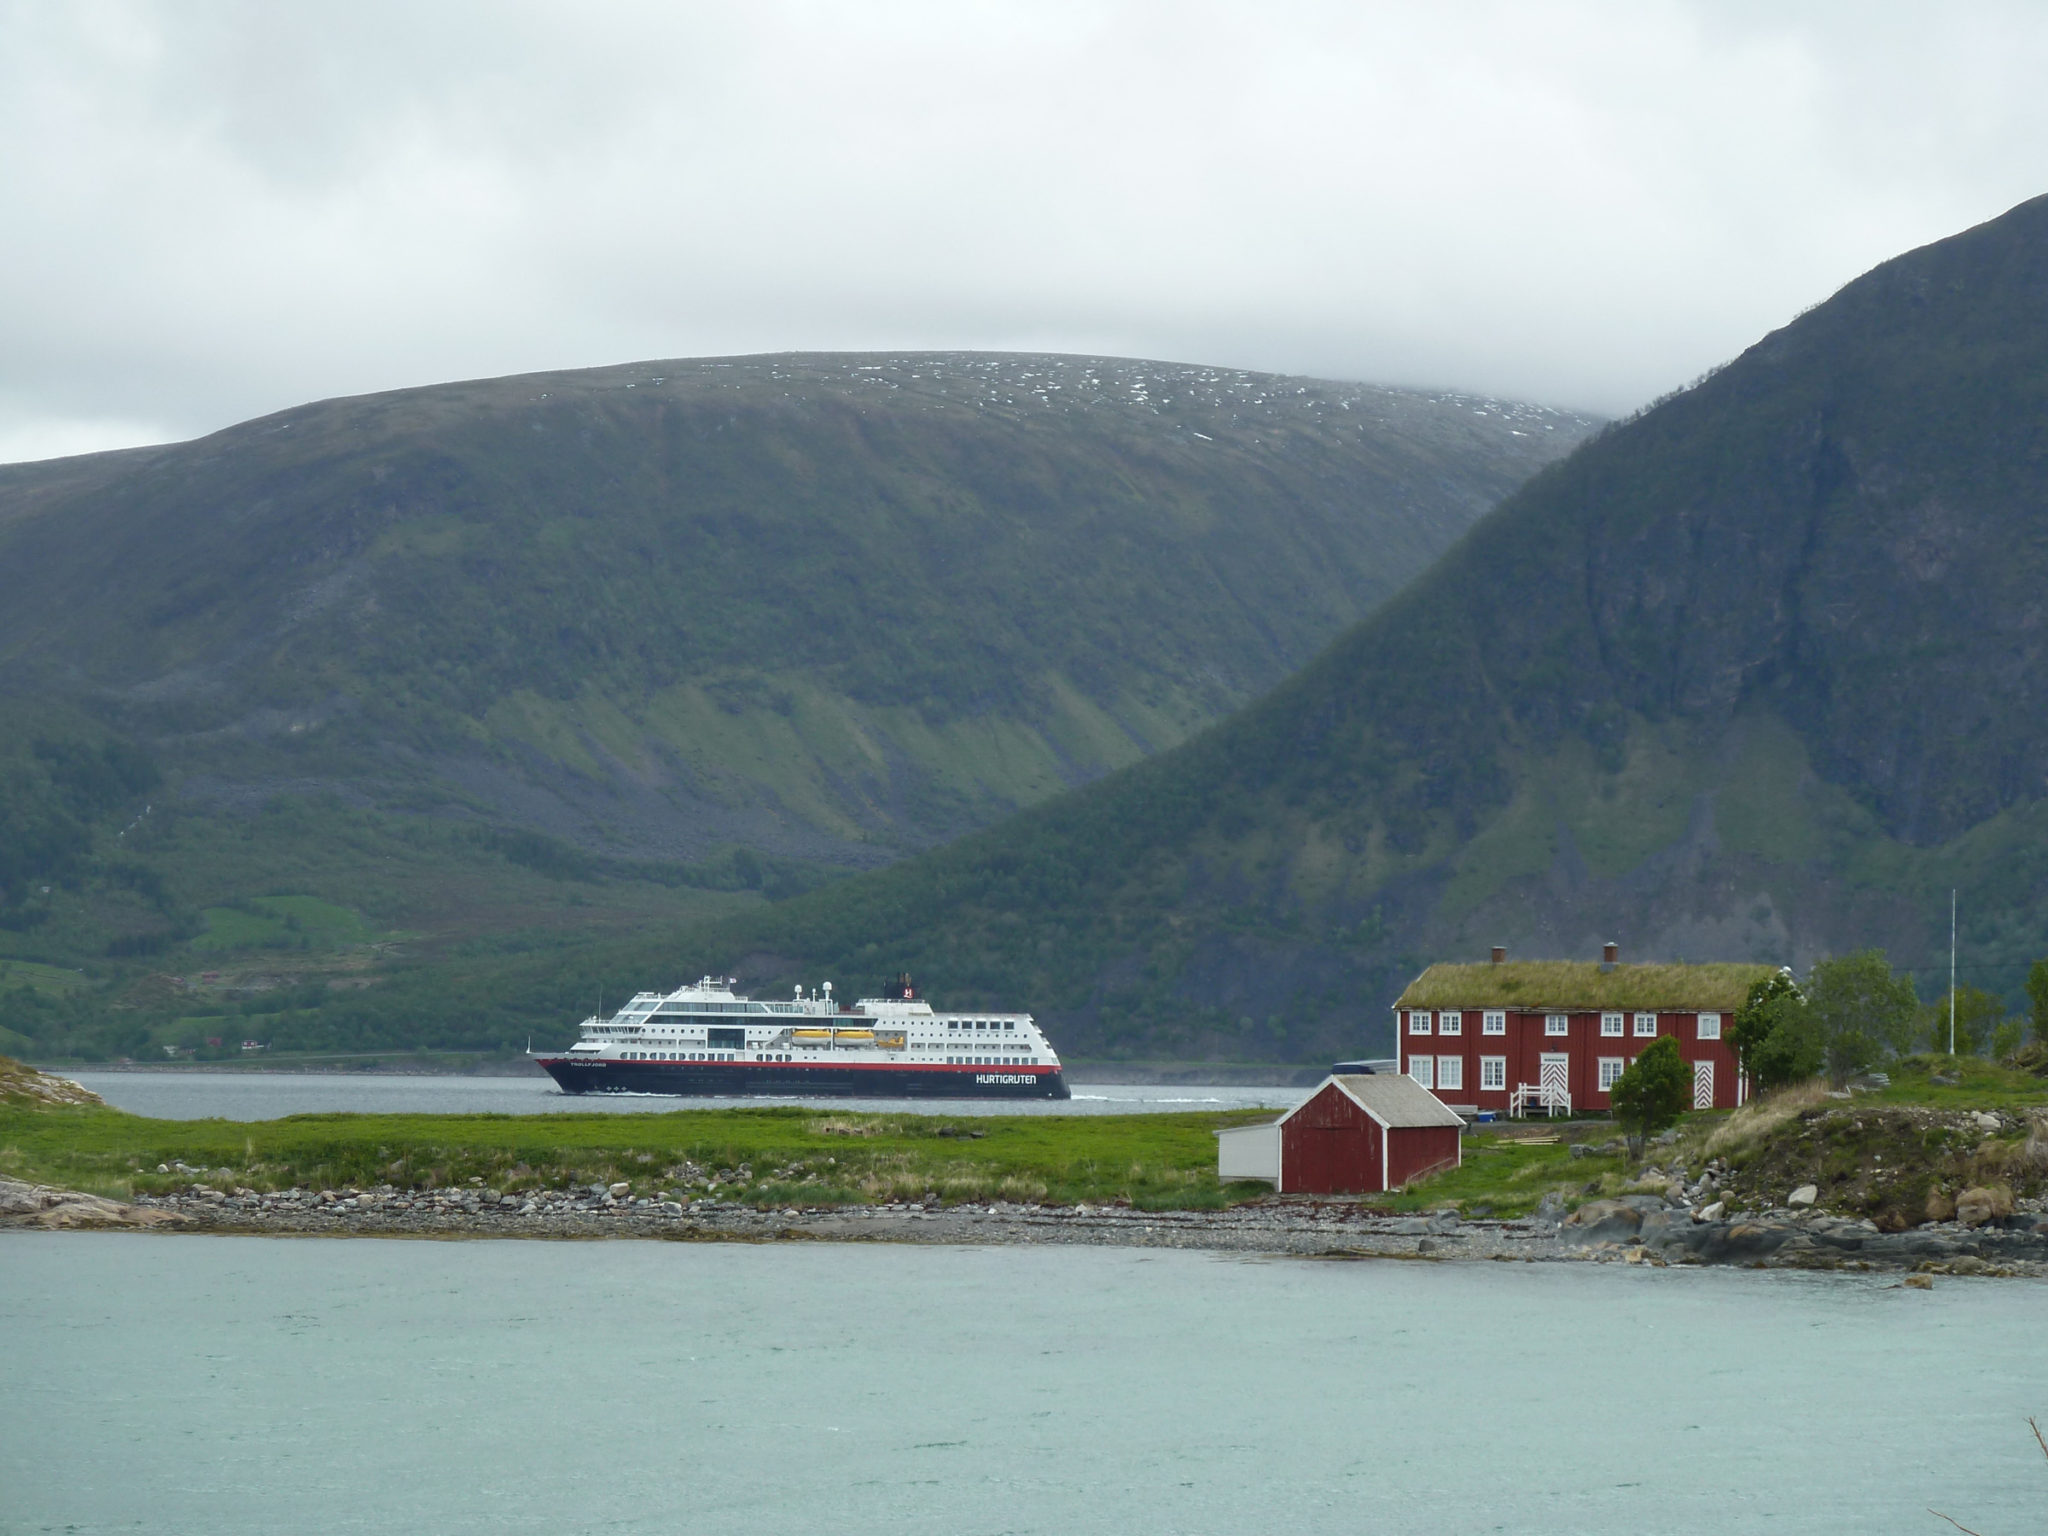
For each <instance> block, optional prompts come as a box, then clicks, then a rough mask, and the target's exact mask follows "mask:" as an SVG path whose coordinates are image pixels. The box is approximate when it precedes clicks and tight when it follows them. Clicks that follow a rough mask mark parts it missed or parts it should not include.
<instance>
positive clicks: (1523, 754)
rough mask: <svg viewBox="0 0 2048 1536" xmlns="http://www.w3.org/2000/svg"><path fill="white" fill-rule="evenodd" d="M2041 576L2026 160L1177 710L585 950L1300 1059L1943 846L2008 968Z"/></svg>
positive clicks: (1863, 901) (2023, 902)
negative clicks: (982, 813)
mask: <svg viewBox="0 0 2048 1536" xmlns="http://www.w3.org/2000/svg"><path fill="white" fill-rule="evenodd" d="M2044 593H2048V200H2038V201H2035V202H2030V203H2027V204H2024V205H2022V206H2021V207H2019V208H2017V209H2015V210H2013V211H2012V212H2011V213H2009V214H2007V215H2006V216H2004V217H2003V218H2001V219H1998V220H1995V221H1993V222H1991V223H1989V224H1986V225H1984V226H1981V227H1979V228H1977V229H1973V230H1970V231H1967V232H1966V233H1964V234H1961V235H1958V236H1956V237H1954V238H1952V239H1949V240H1945V241H1943V242H1940V243H1939V244H1936V245H1933V246H1930V247H1927V248H1925V249H1923V250H1919V251H1915V252H1912V253H1910V254H1908V255H1906V256H1902V257H1900V258H1898V259H1896V260H1894V261H1891V262H1888V263H1886V264H1885V265H1883V266H1881V267H1879V268H1877V269H1876V270H1874V271H1873V272H1871V273H1869V274H1868V275H1866V276H1865V277H1863V278H1861V279H1858V280H1857V281H1856V282H1854V283H1852V284H1850V285H1849V286H1848V287H1847V288H1845V289H1844V290H1843V291H1842V292H1841V293H1840V294H1838V295H1836V296H1835V297H1834V298H1833V299H1831V300H1830V301H1828V302H1827V303H1825V304H1823V305H1821V306H1819V307H1818V308H1816V309H1814V310H1812V311H1810V312H1809V313H1807V314H1805V315H1803V316H1802V317H1800V318H1799V319H1798V320H1796V321H1795V322H1793V323H1792V324H1791V325H1789V326H1787V327H1785V328H1784V329H1782V330H1780V331H1778V332H1775V333H1773V334H1772V335H1771V336H1769V337H1767V338H1765V339H1764V340H1763V341H1761V342H1759V343H1758V344H1757V345H1756V346H1754V347H1752V348H1751V349H1750V350H1749V351H1748V352H1746V353H1744V354H1743V355H1742V356H1741V357H1740V358H1738V359H1736V360H1735V361H1734V362H1733V363H1731V364H1730V365H1729V366H1727V367H1726V368H1725V369H1723V370H1721V371H1720V372H1718V373H1717V374H1715V375H1714V376H1712V377H1711V378H1709V379H1707V380H1706V381H1704V382H1703V383H1701V384H1700V385H1698V386H1696V387H1695V388H1693V389H1691V390H1689V391H1687V392H1685V393H1684V394H1682V395H1680V396H1678V397H1676V398H1674V399H1671V400H1669V401H1667V402H1664V403H1663V404H1661V405H1659V406H1658V407H1657V408H1655V409H1653V410H1651V411H1649V412H1647V413H1645V414H1644V415H1643V416H1641V417H1640V418H1639V419H1636V420H1634V421H1631V422H1629V423H1627V424H1624V425H1621V426H1618V427H1616V428H1614V429H1612V430H1610V431H1608V432H1606V433H1604V434H1603V435H1601V436H1600V437H1599V438H1597V439H1596V440H1594V441H1592V442H1590V443H1588V444H1587V445H1586V446H1584V447H1583V448H1581V449H1580V450H1579V451H1578V452H1577V453H1576V454H1575V455H1573V456H1572V457H1571V458H1570V459H1569V460H1567V461H1566V462H1564V463H1562V464H1560V465H1557V466H1555V467H1553V468H1551V469H1549V470H1547V471H1545V472H1544V473H1542V474H1541V475H1539V476H1537V477H1536V478H1535V479H1534V480H1533V481H1532V482H1531V483H1530V484H1529V485H1527V486H1526V487H1525V488H1524V489H1523V490H1521V491H1520V492H1518V493H1517V494H1516V495H1515V496H1513V497H1512V498H1510V499H1509V500H1508V502H1507V503H1506V504H1504V505H1503V506H1502V507H1501V508H1500V509H1499V510H1498V511H1497V512H1495V513H1494V514H1493V515H1491V516H1490V517H1488V518H1486V519H1485V520H1484V521H1482V522H1481V523H1480V524H1479V525H1478V526H1477V527H1476V528H1475V529H1474V530H1473V531H1472V532H1471V533H1470V534H1469V535H1468V536H1467V537H1466V538H1465V539H1463V540H1462V541H1461V542H1460V543H1459V544H1458V546H1457V547H1456V548H1455V549H1454V550H1452V551H1451V552H1450V553H1449V554H1448V555H1447V556H1446V557H1445V558H1444V559H1443V560H1442V561H1440V562H1439V563H1438V564H1437V565H1436V566H1434V567H1433V568H1432V569H1431V570H1430V571H1429V572H1428V573H1427V574H1426V575H1424V576H1423V577H1422V578H1420V579H1418V580H1417V581H1416V582H1415V583H1413V584H1412V585H1411V586H1410V587H1408V588H1407V589H1406V590H1405V591H1403V592H1402V593H1401V594H1399V595H1398V596H1397V597H1396V598H1394V599H1393V600H1391V601H1390V602H1388V603H1387V604H1385V605H1384V606H1382V607H1381V608H1380V609H1379V610H1377V611H1376V612H1375V613H1374V614H1373V615H1372V616H1370V617H1369V618H1367V619H1365V620H1364V621H1363V622H1362V623H1360V624H1359V625H1358V626H1357V627H1355V628H1354V629H1353V630H1352V631H1350V632H1349V633H1348V634H1346V635H1345V636H1344V637H1343V638H1341V639H1340V640H1339V641H1337V642H1336V643H1335V644H1334V645H1332V646H1331V647H1330V648H1329V649H1328V650H1327V651H1325V652H1324V653H1323V654H1322V655H1321V656H1320V657H1318V658H1317V659H1316V660H1315V661H1314V662H1313V663H1312V664H1311V665H1310V666H1308V667H1307V668H1306V669H1305V670H1304V671H1302V672H1301V673H1300V674H1298V675H1297V676H1295V677H1293V678H1291V679H1290V680H1289V681H1287V682H1286V683H1284V684H1283V685H1281V686H1280V687H1279V688H1277V689H1276V690H1274V691H1273V692H1272V693H1270V694H1268V695H1267V696H1266V697H1264V698H1263V699H1261V700H1260V701H1258V702H1257V703H1256V704H1255V705H1253V706H1251V707H1250V708H1248V709H1246V710H1244V711H1243V712H1241V713H1240V714H1238V715H1237V716H1235V717H1233V718H1232V719H1231V720H1230V721H1228V722H1227V723H1225V724H1223V725H1221V726H1219V727H1217V728H1215V729H1213V730H1211V731H1209V732H1207V733H1205V734H1203V735H1202V736H1200V737H1198V738H1196V739H1195V740H1193V741H1191V742H1189V743H1187V744H1186V745H1185V746H1183V747H1181V748H1179V749H1177V750H1175V751H1173V752H1170V753H1166V754H1163V755H1161V756H1159V757H1157V758H1154V759H1152V760H1150V761H1147V762H1145V763H1142V764H1140V765H1138V766H1136V767H1134V768H1131V769H1129V770H1126V771H1125V772H1122V773H1120V774H1118V775H1116V776H1114V777H1112V778H1110V779H1107V780H1105V781H1103V782H1100V783H1098V784H1095V785H1092V786H1089V787H1087V788H1084V789H1082V790H1079V791H1077V792H1075V793H1073V794H1070V795H1068V796H1065V797H1063V798H1061V799H1060V800H1058V801H1055V802H1053V803H1051V804H1049V805H1046V806H1043V807H1040V808H1038V809H1036V810H1033V811H1029V812H1026V813H1024V814H1023V815H1021V816H1019V817H1017V818H1015V819H1014V820H1012V821H1010V822H1007V823H1005V824H1003V825H1001V826H1000V827H997V828H994V829H992V830H990V831H988V832H984V833H981V834H977V835H975V836H973V837H970V838H966V839H963V840H961V841H960V842H958V843H956V844H954V845H951V846H949V847H947V848H945V849H942V850H939V851H937V852H936V853H934V854H931V855H928V856H926V857H924V858H921V859H919V860H915V861H912V862H909V863H906V864H902V865H899V866H897V867H895V868H893V869H891V870H888V871H885V872H882V873H879V874H877V875H874V876H870V877H865V878H863V879H861V880H858V881H855V882H851V883H848V884H845V885H841V886H836V887H833V888H830V889H828V890H825V891H820V892H816V893H813V894H812V895H810V896H807V897H803V898H800V899H798V900H795V901H792V902H789V903H786V904H784V905H782V906H780V907H778V908H775V909H772V910H770V911H767V912H764V913H762V914H760V915H758V916H756V917H752V918H749V919H746V920H744V921H743V922H741V923H740V924H739V926H738V927H736V928H729V929H726V930H723V931H722V932H720V933H714V934H709V935H704V936H701V937H699V938H698V939H696V940H695V941H693V942H691V943H688V944H686V945H685V946H684V953H683V954H681V955H678V956H675V957H674V960H668V961H667V962H666V963H664V957H663V956H662V955H661V953H660V952H659V951H657V950H653V949H645V950H642V951H640V952H638V953H637V954H633V955H626V954H621V955H620V956H619V958H618V964H619V966H620V968H621V969H624V968H625V967H626V965H627V964H628V962H629V961H630V962H633V963H638V964H640V965H642V966H652V967H654V968H655V973H654V974H648V973H646V972H643V975H647V979H648V980H650V981H651V980H654V979H658V976H661V975H667V974H669V973H670V972H671V971H673V970H677V969H694V968H695V967H697V966H698V965H704V966H706V967H709V966H712V965H723V964H730V965H734V966H736V967H738V968H739V969H740V970H741V972H742V974H744V975H748V976H751V977H755V978H759V979H761V980H764V981H765V980H771V979H772V980H775V981H781V980H782V979H783V978H785V977H788V976H792V975H811V976H816V975H823V974H830V975H833V976H835V977H837V978H839V979H840V980H841V984H842V985H849V984H852V985H858V984H859V983H860V981H861V980H862V979H863V978H865V977H868V976H871V975H879V974H883V973H885V972H886V971H888V970H890V969H893V968H894V967H896V966H898V965H908V966H911V967H913V968H917V969H920V970H921V971H922V973H923V975H924V979H925V980H926V982H927V984H928V985H929V987H930V988H931V989H932V990H934V991H936V992H940V993H944V994H945V995H947V996H957V997H960V998H962V999H963V1000H966V999H978V998H983V997H987V998H998V997H999V998H1002V999H1003V1000H1005V1001H1009V1002H1012V1003H1017V1004H1028V1005H1030V1006H1033V1007H1036V1008H1037V1009H1039V1011H1040V1012H1041V1013H1042V1014H1044V1015H1045V1016H1047V1017H1048V1019H1049V1020H1050V1021H1051V1022H1052V1023H1053V1024H1054V1026H1055V1027H1056V1030H1057V1032H1058V1035H1059V1038H1060V1039H1061V1040H1062V1043H1063V1044H1065V1045H1066V1046H1067V1048H1068V1049H1070V1050H1078V1051H1080V1052H1082V1053H1084V1054H1098V1053H1105V1052H1108V1053H1127V1054H1140V1055H1144V1054H1150V1055H1162V1056H1168V1055H1171V1056H1196V1055H1214V1056H1248V1055H1273V1056H1281V1057H1286V1058H1291V1059H1297V1060H1299V1059H1313V1058H1314V1057H1315V1056H1316V1055H1319V1054H1327V1053H1329V1052H1331V1051H1336V1050H1355V1049H1360V1048H1362V1047H1364V1046H1367V1045H1370V1044H1373V1043H1377V1042H1383V1041H1384V1038H1385V1031H1386V1028H1387V1025H1386V1014H1385V1011H1384V1010H1385V1006H1386V1004H1387V1002H1388V1001H1389V999H1390V998H1391V997H1392V996H1393V994H1394V992H1395V991H1396V990H1397V989H1398V986H1399V984H1400V983H1401V982H1402V981H1403V980H1405V979H1406V977H1407V976H1408V975H1409V974H1412V972H1413V971H1414V970H1416V969H1418V968H1419V967H1420V965H1421V964H1422V963H1423V962H1424V961H1426V960H1428V959H1434V958H1456V957H1471V956H1474V955H1476V954H1478V953H1481V952H1483V947H1484V946H1485V945H1486V944H1488V943H1490V942H1507V943H1509V944H1511V945H1512V946H1515V947H1516V948H1518V949H1540V950H1542V951H1543V952H1546V953H1553V954H1574V953H1576V954H1586V953H1589V952H1590V951H1591V948H1592V946H1593V945H1594V944H1596V943H1597V942H1599V941H1600V940H1602V939H1605V938H1617V939H1619V940H1621V941H1622V942H1623V943H1624V945H1625V946H1626V947H1627V948H1628V949H1629V950H1631V951H1632V952H1635V953H1639V954H1640V953H1645V952H1651V953H1656V954H1660V955H1670V956H1680V957H1686V958H1693V959H1707V958H1725V959H1759V960H1773V961H1777V960H1784V961H1795V960H1796V961H1805V960H1807V959H1810V958H1812V957H1813V956H1814V955H1816V954H1818V953H1822V952H1826V951H1829V950H1832V949H1838V948H1843V947H1848V946H1852V945H1857V944H1863V943H1873V942H1874V943H1881V944H1887V945H1889V946H1891V947H1892V949H1893V951H1894V953H1895V954H1896V955H1898V956H1899V957H1900V958H1901V959H1903V960H1907V961H1915V960H1920V959H1923V958H1931V956H1932V954H1933V952H1934V950H1935V948H1936V945H1935V943H1934V942H1933V939H1934V933H1933V930H1934V928H1935V925H1936V923H1937V921H1938V920H1939V919H1940V918H1945V917H1946V905H1947V903H1946V899H1945V898H1946V896H1947V892H1948V889H1949V886H1950V884H1951V883H1952V882H1953V883H1955V884H1958V885H1960V886H1961V887H1962V888H1963V900H1964V904H1965V914H1966V919H1968V923H1967V925H1966V930H1965V932H1966V939H1967V942H1966V948H1965V962H1966V974H1968V975H1970V977H1971V979H1976V980H1979V981H1980V982H1981V983H1984V984H1989V985H1991V986H1993V987H1994V989H1997V990H2013V989H2016V986H2017V982H2018V975H2017V972H2016V969H2015V968H2017V967H2021V966H2023V964H2024V962H2025V960H2026V959H2027V958H2030V957H2031V955H2032V954H2033V953H2036V952H2038V950H2039V948H2040V947H2041V946H2043V945H2044V944H2048V883H2044V880H2043V877H2044V876H2048V803H2044V801H2043V794H2044V789H2048V784H2044V775H2048V708H2044V705H2048V699H2044V697H2043V694H2044V690H2048V669H2044V665H2043V649H2042V648H2043V644H2044V637H2048V625H2044V618H2048V599H2044V595H2043V594H2044ZM1937 912H1938V916H1937ZM1944 958H1945V956H1944ZM675 960H680V961H681V962H682V964H681V965H680V966H677V965H676V964H675ZM532 980H534V981H536V982H538V981H541V980H543V978H541V977H538V976H536V977H534V978H532ZM643 984H644V983H643Z"/></svg>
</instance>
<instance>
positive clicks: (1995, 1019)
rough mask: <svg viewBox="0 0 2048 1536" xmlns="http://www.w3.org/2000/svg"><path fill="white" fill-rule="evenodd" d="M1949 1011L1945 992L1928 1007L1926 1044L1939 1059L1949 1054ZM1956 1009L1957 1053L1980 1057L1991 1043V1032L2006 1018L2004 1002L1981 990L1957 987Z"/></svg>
mask: <svg viewBox="0 0 2048 1536" xmlns="http://www.w3.org/2000/svg"><path fill="white" fill-rule="evenodd" d="M1948 1010H1949V996H1948V994H1947V993H1946V992H1944V993H1942V994H1941V996H1940V997H1938V998H1936V999H1935V1000H1934V1001H1933V1002H1931V1003H1929V1004H1928V1005H1927V1011H1926V1021H1927V1043H1928V1044H1929V1045H1930V1046H1931V1047H1932V1048H1933V1050H1934V1052H1935V1054H1936V1055H1939V1056H1946V1055H1947V1054H1948V1045H1949V1030H1948V1024H1949V1017H1948ZM1955 1010H1956V1017H1955V1024H1956V1030H1955V1045H1956V1049H1955V1054H1956V1055H1958V1056H1981V1055H1982V1054H1983V1053H1984V1049H1985V1047H1986V1046H1988V1045H1990V1044H1991V1036H1992V1032H1993V1031H1994V1030H1996V1029H1997V1028H1998V1024H1999V1021H2000V1020H2001V1019H2003V1018H2004V1017H2005V1001H2004V999H2002V998H1997V997H1993V996H1992V995H1991V994H1990V993H1989V992H1986V991H1985V990H1984V989H1983V988H1982V987H1957V988H1956V996H1955Z"/></svg>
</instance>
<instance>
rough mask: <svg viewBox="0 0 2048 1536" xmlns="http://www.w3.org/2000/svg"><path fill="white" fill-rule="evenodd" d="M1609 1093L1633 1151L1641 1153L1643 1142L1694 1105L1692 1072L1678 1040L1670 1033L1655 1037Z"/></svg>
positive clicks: (1633, 1154)
mask: <svg viewBox="0 0 2048 1536" xmlns="http://www.w3.org/2000/svg"><path fill="white" fill-rule="evenodd" d="M1609 1097H1610V1100H1611V1102H1612V1103H1613V1105H1614V1119H1615V1123H1616V1124H1618V1125H1619V1126H1620V1127H1621V1128H1622V1131H1623V1132H1624V1133H1625V1134H1626V1135H1627V1137H1628V1145H1629V1152H1630V1154H1631V1155H1632V1156H1635V1157H1641V1156H1642V1155H1643V1143H1644V1142H1646V1141H1648V1140H1649V1139H1650V1138H1651V1137H1652V1136H1655V1135H1657V1134H1658V1133H1659V1132H1661V1131H1664V1130H1667V1129H1669V1128H1670V1127H1671V1126H1674V1125H1676V1124H1677V1123H1678V1117H1679V1116H1680V1115H1682V1114H1684V1113H1685V1112H1686V1110H1687V1109H1688V1108H1690V1107H1691V1105H1692V1072H1691V1071H1690V1069H1688V1068H1687V1066H1686V1064H1685V1058H1684V1057H1683V1056H1681V1055H1679V1054H1678V1042H1677V1041H1676V1040H1674V1039H1672V1037H1671V1036H1669V1035H1662V1036H1659V1037H1658V1038H1657V1039H1656V1040H1653V1041H1652V1042H1651V1043H1650V1044H1649V1045H1648V1046H1647V1047H1645V1048H1644V1050H1643V1053H1642V1055H1640V1056H1638V1057H1637V1058H1636V1059H1635V1060H1634V1061H1632V1062H1630V1063H1629V1064H1628V1070H1627V1071H1625V1072H1623V1073H1622V1074H1621V1076H1620V1077H1618V1078H1616V1079H1615V1080H1614V1087H1613V1088H1612V1089H1611V1090H1610V1091H1609Z"/></svg>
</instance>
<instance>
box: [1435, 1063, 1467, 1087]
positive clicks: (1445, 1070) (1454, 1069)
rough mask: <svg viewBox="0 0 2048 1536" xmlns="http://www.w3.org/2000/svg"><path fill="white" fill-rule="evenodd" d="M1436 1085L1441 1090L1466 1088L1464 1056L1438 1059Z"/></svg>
mask: <svg viewBox="0 0 2048 1536" xmlns="http://www.w3.org/2000/svg"><path fill="white" fill-rule="evenodd" d="M1436 1085H1437V1087H1439V1088H1463V1087H1464V1086H1465V1058H1464V1057H1462V1056H1439V1057H1437V1059H1436Z"/></svg>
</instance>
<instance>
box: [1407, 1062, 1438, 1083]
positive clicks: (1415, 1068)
mask: <svg viewBox="0 0 2048 1536" xmlns="http://www.w3.org/2000/svg"><path fill="white" fill-rule="evenodd" d="M1435 1065H1436V1058H1435V1057H1434V1056H1410V1057H1409V1058H1408V1075H1409V1076H1410V1077H1412V1078H1414V1079H1415V1081H1417V1082H1418V1083H1420V1084H1422V1086H1423V1087H1425V1088H1434V1087H1435V1086H1436V1079H1435V1075H1434V1074H1433V1073H1432V1072H1431V1070H1430V1069H1431V1068H1432V1067H1434V1066H1435Z"/></svg>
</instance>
